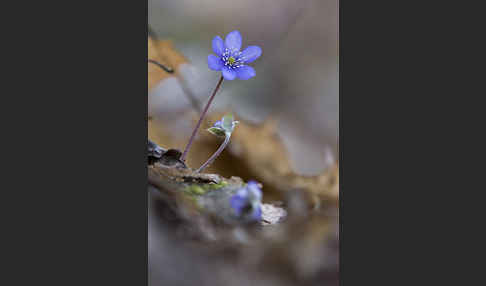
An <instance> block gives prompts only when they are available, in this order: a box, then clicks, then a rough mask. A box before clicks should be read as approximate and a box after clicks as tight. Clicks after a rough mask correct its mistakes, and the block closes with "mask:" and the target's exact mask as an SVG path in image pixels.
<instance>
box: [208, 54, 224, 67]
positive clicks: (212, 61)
mask: <svg viewBox="0 0 486 286" xmlns="http://www.w3.org/2000/svg"><path fill="white" fill-rule="evenodd" d="M223 66H224V64H223V62H222V61H221V59H220V58H219V57H217V56H215V55H209V56H208V67H209V68H210V69H212V70H214V71H220V70H221V69H222V68H223Z"/></svg>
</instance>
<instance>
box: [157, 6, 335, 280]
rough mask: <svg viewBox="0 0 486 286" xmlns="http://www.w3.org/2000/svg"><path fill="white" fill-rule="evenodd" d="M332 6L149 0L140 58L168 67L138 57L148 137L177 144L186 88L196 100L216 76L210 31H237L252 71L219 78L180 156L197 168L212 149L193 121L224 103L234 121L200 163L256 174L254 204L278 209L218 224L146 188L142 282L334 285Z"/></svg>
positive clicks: (189, 116)
mask: <svg viewBox="0 0 486 286" xmlns="http://www.w3.org/2000/svg"><path fill="white" fill-rule="evenodd" d="M338 7H339V2H338V0H240V1H237V0H225V1H222V0H172V1H169V0H148V25H149V30H150V31H149V35H150V36H151V37H149V58H151V57H154V58H155V59H157V60H158V61H161V62H162V63H163V64H166V65H169V66H170V65H172V67H174V68H175V69H176V75H171V74H168V73H166V72H163V71H161V70H160V69H159V68H158V67H155V66H153V65H150V64H149V65H148V68H149V70H148V71H149V72H148V76H149V79H148V81H149V95H148V109H149V130H148V133H149V134H148V135H149V139H150V140H152V141H154V142H155V143H157V144H159V145H160V146H162V147H164V148H177V149H180V150H183V149H184V147H185V144H186V143H187V140H188V138H189V136H190V134H191V132H192V129H193V127H194V126H195V123H196V121H197V119H198V117H199V112H198V110H197V108H194V104H191V101H190V100H189V97H188V94H189V95H190V96H192V97H193V98H195V99H196V101H197V102H198V104H199V105H200V106H204V104H205V103H206V101H207V99H208V98H209V96H210V94H211V92H212V91H213V89H214V87H215V85H216V83H217V82H218V79H219V77H220V76H221V73H220V72H215V71H212V70H210V69H209V68H208V67H207V56H208V55H209V54H211V53H212V48H211V40H212V39H213V37H214V36H216V35H219V36H221V37H222V38H223V39H224V37H225V36H226V35H227V34H228V33H229V32H231V31H233V30H239V31H240V32H241V35H242V37H243V44H242V48H245V47H246V46H248V45H258V46H260V47H261V48H262V50H263V53H262V56H261V57H260V58H258V59H257V60H256V61H255V62H253V63H252V64H251V65H252V66H253V67H254V69H255V70H256V76H255V77H254V78H252V79H250V80H247V81H242V80H234V81H224V82H223V84H222V87H221V89H220V90H219V92H218V93H217V95H216V97H215V99H214V101H213V104H212V105H211V108H210V112H209V114H208V116H207V118H206V119H205V121H204V123H203V126H202V128H201V129H200V131H199V133H198V137H197V138H196V141H195V143H194V145H193V147H192V149H191V152H189V156H188V161H187V163H188V166H189V167H192V168H197V167H198V166H200V165H201V164H202V163H203V162H204V161H205V160H206V159H207V158H208V157H209V156H210V155H211V154H212V152H214V151H215V150H216V148H218V146H219V144H220V143H221V140H219V139H217V138H214V136H212V135H210V134H208V132H206V131H205V130H204V129H205V128H207V127H209V126H210V125H211V124H212V123H214V122H215V121H216V120H218V119H219V118H220V117H221V115H222V114H223V113H224V112H228V111H233V112H234V114H235V117H236V120H240V121H241V122H242V123H241V124H240V125H238V126H237V127H236V129H235V131H234V134H233V135H232V139H231V142H230V145H229V146H228V148H226V149H225V151H224V152H223V154H222V155H221V156H220V157H218V159H216V161H215V162H214V164H212V165H211V166H210V167H209V168H207V169H206V171H207V172H208V173H215V174H220V175H222V176H224V177H227V178H229V177H231V176H239V177H241V178H242V179H243V180H245V181H247V180H249V179H254V180H257V181H258V182H260V183H262V184H263V189H262V190H263V193H264V195H263V200H264V202H266V203H272V201H275V200H278V201H280V202H279V203H281V204H276V205H279V206H282V207H283V208H284V209H285V210H286V211H287V212H288V216H287V217H286V220H285V221H284V222H282V223H280V224H277V225H272V226H265V227H264V228H258V227H257V228H256V229H254V228H248V227H236V228H225V229H220V228H218V227H216V226H212V225H211V224H210V223H208V222H203V221H194V220H191V219H189V220H184V219H181V216H180V215H179V214H177V212H178V211H177V210H176V211H174V210H172V211H171V207H170V206H169V205H170V203H167V201H166V200H165V199H163V198H162V199H161V195H162V196H163V191H162V192H161V190H160V189H159V190H156V189H155V188H153V187H152V186H149V192H148V193H149V216H148V253H149V273H148V274H149V276H148V277H149V285H152V286H156V285H157V286H158V285H196V284H197V285H211V286H215V285H225V286H227V285H338V282H339V269H338V265H339V261H338V255H339V253H338V248H339V233H338V229H339V228H338V208H337V205H338V144H339V143H338V140H339V138H338V128H339V121H338V118H339V67H338V60H339V55H338V50H339V46H338V36H339V35H338V30H339V27H338V20H339V19H338V15H339V11H338ZM152 40H153V41H152ZM167 41H170V44H168V42H167ZM176 78H178V80H176ZM179 79H180V80H179ZM201 229H203V230H201Z"/></svg>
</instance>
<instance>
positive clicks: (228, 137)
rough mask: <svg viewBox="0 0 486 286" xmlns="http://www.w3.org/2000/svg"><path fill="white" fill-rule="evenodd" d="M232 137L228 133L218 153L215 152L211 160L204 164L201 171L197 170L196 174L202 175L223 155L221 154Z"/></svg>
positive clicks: (200, 168)
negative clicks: (201, 173) (203, 171)
mask: <svg viewBox="0 0 486 286" xmlns="http://www.w3.org/2000/svg"><path fill="white" fill-rule="evenodd" d="M230 137H231V134H229V133H226V136H225V137H224V142H223V143H222V144H221V145H220V146H219V148H218V150H216V152H214V154H213V155H212V156H211V157H209V159H208V160H207V161H206V163H204V164H202V166H201V167H199V169H197V170H196V173H200V172H201V171H202V170H204V168H206V167H207V166H208V165H209V164H211V163H213V161H214V160H215V159H216V158H217V157H218V156H219V154H221V152H223V150H224V148H225V147H226V145H228V143H229V141H230Z"/></svg>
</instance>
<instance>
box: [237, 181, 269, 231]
mask: <svg viewBox="0 0 486 286" xmlns="http://www.w3.org/2000/svg"><path fill="white" fill-rule="evenodd" d="M261 202H262V191H261V190H260V188H259V187H258V183H257V182H255V181H249V182H248V184H247V185H246V186H245V187H243V188H241V189H239V190H238V191H237V192H236V194H235V195H233V196H232V197H231V199H230V205H231V207H232V208H233V210H234V212H235V215H236V216H237V217H247V218H249V219H250V220H254V221H255V220H256V221H257V220H260V219H261V217H262V210H261Z"/></svg>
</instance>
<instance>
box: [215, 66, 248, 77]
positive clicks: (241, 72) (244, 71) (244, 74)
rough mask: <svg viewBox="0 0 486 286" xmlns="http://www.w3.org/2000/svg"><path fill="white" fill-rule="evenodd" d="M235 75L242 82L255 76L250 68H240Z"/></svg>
mask: <svg viewBox="0 0 486 286" xmlns="http://www.w3.org/2000/svg"><path fill="white" fill-rule="evenodd" d="M236 74H237V76H238V78H239V79H242V80H247V79H250V78H252V77H254V76H255V75H256V73H255V70H254V69H253V68H252V67H250V66H242V67H240V68H238V69H237V70H236ZM223 75H224V74H223Z"/></svg>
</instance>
